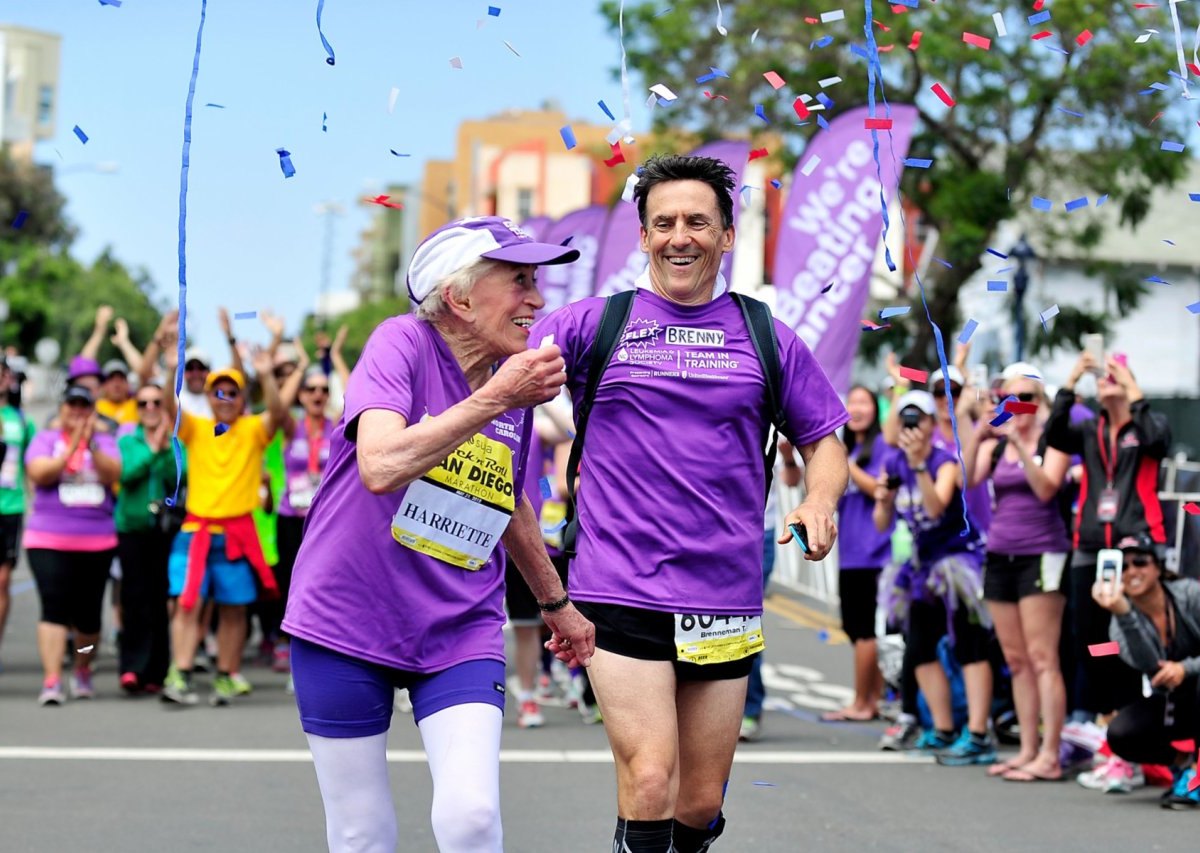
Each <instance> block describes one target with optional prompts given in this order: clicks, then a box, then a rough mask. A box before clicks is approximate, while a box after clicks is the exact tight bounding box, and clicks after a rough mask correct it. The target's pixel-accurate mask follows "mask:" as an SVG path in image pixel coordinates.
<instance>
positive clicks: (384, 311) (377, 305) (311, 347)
mask: <svg viewBox="0 0 1200 853" xmlns="http://www.w3.org/2000/svg"><path fill="white" fill-rule="evenodd" d="M407 313H408V297H407V296H404V297H400V296H388V297H385V298H383V299H379V300H376V301H372V302H364V303H363V304H362V305H359V306H358V307H357V308H355V309H354V310H352V311H347V312H345V313H344V314H339V315H337V316H336V317H331V318H329V320H328V321H327V322H325V323H324V324H322V325H323V327H324V329H325V331H326V332H328V333H329V336H330V337H333V334H334V333H335V332H336V331H337V330H338V328H340V327H341V326H346V327H347V329H346V343H345V345H344V346H343V347H342V355H343V356H344V357H345V359H346V363H347V364H348V365H350V367H351V368H353V367H354V363H355V362H356V361H358V357H359V355H360V354H361V353H362V349H363V347H364V346H366V343H367V338H369V337H370V336H371V332H373V331H375V327H376V326H378V325H379V324H380V323H382V322H383V321H384V320H386V319H387V318H388V317H394V316H396V315H397V314H407ZM322 325H319V324H318V322H317V318H316V317H314V316H313V315H312V314H309V315H308V316H307V317H305V318H304V328H303V330H302V331H301V340H302V341H303V342H304V347H305V349H307V350H308V353H309V355H310V356H311V355H313V353H315V352H316V339H315V335H316V332H317V330H318V329H319V328H321V327H322Z"/></svg>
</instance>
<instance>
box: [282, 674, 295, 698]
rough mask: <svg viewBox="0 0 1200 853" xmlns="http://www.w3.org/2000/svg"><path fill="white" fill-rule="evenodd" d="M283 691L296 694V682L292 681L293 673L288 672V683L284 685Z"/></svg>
mask: <svg viewBox="0 0 1200 853" xmlns="http://www.w3.org/2000/svg"><path fill="white" fill-rule="evenodd" d="M283 692H284V693H286V694H287V695H288V696H295V695H296V682H294V681H292V674H291V673H290V672H289V673H288V680H287V684H285V685H283Z"/></svg>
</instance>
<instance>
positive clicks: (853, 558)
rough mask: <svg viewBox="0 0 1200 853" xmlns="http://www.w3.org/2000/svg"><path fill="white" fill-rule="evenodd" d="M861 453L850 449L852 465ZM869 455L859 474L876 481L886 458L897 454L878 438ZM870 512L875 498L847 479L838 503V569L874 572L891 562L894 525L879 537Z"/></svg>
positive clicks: (859, 450) (860, 450) (883, 467)
mask: <svg viewBox="0 0 1200 853" xmlns="http://www.w3.org/2000/svg"><path fill="white" fill-rule="evenodd" d="M865 450H866V448H864V447H862V446H859V447H856V448H854V453H853V454H852V455H853V457H854V458H855V460H856V461H857V460H858V459H860V458H862V457H864V456H866V455H867V454H866V453H865ZM870 451H871V453H870V459H868V460H867V464H866V466H865V467H863V470H864V471H866V472H867V473H868V474H870V475H871V476H872V477H878V476H879V473H880V472H881V471H883V470H885V465H886V464H887V460H888V458H889V457H891V456H892V454H893V453H896V452H897V451H895V450H894V449H893V448H891V447H889V446H888V443H887V442H886V441H884V440H883V436H882V435H876V436H875V439H874V440H873V441H872V442H871V447H870ZM859 465H862V463H861V462H860V463H859ZM874 511H875V496H874V495H869V494H867V493H865V492H863V491H862V490H861V489H859V488H858V486H857V485H856V484H855V482H854V478H853V477H851V478H850V483H849V484H848V485H847V486H846V494H844V495H842V498H841V500H839V501H838V538H837V543H838V568H841V569H878V568H882V567H883V566H884V565H886V564H887V562H888V560H890V559H891V557H892V532H893V530H895V527H896V524H895V521H894V520H893V522H892V523H891V524H889V525H888V528H887V530H885V531H883V532H882V533H881V532H879V531H878V530H876V529H875V521H874V519H873V517H872V514H873V513H874Z"/></svg>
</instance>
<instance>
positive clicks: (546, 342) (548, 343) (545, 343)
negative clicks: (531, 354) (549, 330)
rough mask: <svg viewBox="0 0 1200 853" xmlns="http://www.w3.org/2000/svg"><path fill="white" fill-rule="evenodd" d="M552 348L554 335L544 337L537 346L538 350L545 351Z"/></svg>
mask: <svg viewBox="0 0 1200 853" xmlns="http://www.w3.org/2000/svg"><path fill="white" fill-rule="evenodd" d="M552 346H554V335H546V337H544V338H542V342H541V343H540V344H538V349H545V348H546V347H552Z"/></svg>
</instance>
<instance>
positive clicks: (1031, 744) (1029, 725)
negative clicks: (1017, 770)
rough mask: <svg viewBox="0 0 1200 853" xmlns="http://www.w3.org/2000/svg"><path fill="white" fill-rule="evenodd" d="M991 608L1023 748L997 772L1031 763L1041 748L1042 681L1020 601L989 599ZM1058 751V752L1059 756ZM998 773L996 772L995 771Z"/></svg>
mask: <svg viewBox="0 0 1200 853" xmlns="http://www.w3.org/2000/svg"><path fill="white" fill-rule="evenodd" d="M987 606H988V611H989V612H990V613H991V614H992V623H993V624H994V625H995V628H996V638H997V639H998V640H999V641H1000V649H1001V651H1002V652H1004V662H1005V663H1006V664H1007V665H1008V672H1009V675H1010V677H1011V678H1012V690H1013V705H1014V706H1015V708H1016V711H1017V724H1018V726H1019V727H1020V730H1021V748H1020V750H1019V751H1018V752H1017V754H1016V755H1014V756H1013V757H1012V758H1010V759H1009V760H1007V761H1005V762H1002V763H1001V764H997V765H996V766H995V769H996V771H997V773H1001V772H1004V770H1007V769H1009V768H1012V767H1020V766H1021V765H1023V764H1027V763H1029V762H1030V761H1033V759H1034V758H1035V757H1036V756H1037V752H1038V682H1037V676H1036V675H1035V674H1034V670H1033V667H1032V666H1031V665H1030V661H1029V651H1028V649H1027V648H1026V646H1025V635H1024V633H1023V631H1022V628H1021V612H1020V610H1019V609H1018V605H1016V604H1013V603H1012V602H1008V601H989V602H988V603H987ZM1057 754H1058V753H1057V752H1056V753H1055V756H1056V757H1057ZM993 775H995V774H993Z"/></svg>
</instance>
